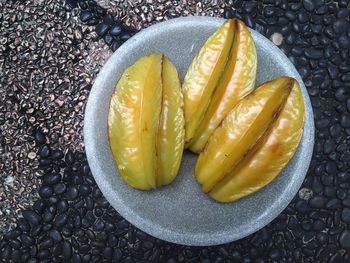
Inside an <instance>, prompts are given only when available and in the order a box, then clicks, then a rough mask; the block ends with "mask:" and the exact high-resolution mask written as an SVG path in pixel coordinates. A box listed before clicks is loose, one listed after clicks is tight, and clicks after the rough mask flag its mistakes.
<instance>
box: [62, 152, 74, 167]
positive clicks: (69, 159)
mask: <svg viewBox="0 0 350 263" xmlns="http://www.w3.org/2000/svg"><path fill="white" fill-rule="evenodd" d="M64 160H65V162H66V163H67V164H68V165H72V164H73V163H74V161H75V156H74V153H73V152H72V151H71V150H68V151H67V153H66V156H65V157H64Z"/></svg>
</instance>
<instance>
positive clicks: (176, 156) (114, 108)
mask: <svg viewBox="0 0 350 263" xmlns="http://www.w3.org/2000/svg"><path fill="white" fill-rule="evenodd" d="M184 122H185V121H184V114H183V98H182V94H181V84H180V80H179V77H178V74H177V71H176V68H175V66H174V65H173V64H172V63H171V61H170V60H169V59H167V58H166V57H165V56H164V55H162V54H151V55H148V56H144V57H142V58H140V59H139V60H137V61H136V62H135V63H134V64H133V65H131V66H130V67H129V68H127V69H126V70H125V71H124V73H123V74H122V76H121V78H120V80H119V81H118V83H117V86H116V89H115V92H114V93H113V95H112V97H111V102H110V111H109V116H108V134H109V141H110V147H111V150H112V154H113V156H114V159H115V160H116V162H117V165H118V170H119V173H120V175H121V176H122V178H123V179H124V180H125V181H126V183H128V184H129V185H130V186H132V187H134V188H136V189H140V190H150V189H153V188H157V187H160V186H161V185H165V184H169V183H170V182H172V181H173V180H174V178H175V177H176V175H177V173H178V170H179V167H180V163H181V159H182V154H183V148H184V137H185V128H184Z"/></svg>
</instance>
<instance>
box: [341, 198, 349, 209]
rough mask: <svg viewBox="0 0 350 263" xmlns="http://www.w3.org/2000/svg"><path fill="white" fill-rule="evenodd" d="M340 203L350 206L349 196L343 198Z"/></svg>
mask: <svg viewBox="0 0 350 263" xmlns="http://www.w3.org/2000/svg"><path fill="white" fill-rule="evenodd" d="M342 203H343V205H344V206H347V207H350V197H348V198H345V199H344V200H343V202H342Z"/></svg>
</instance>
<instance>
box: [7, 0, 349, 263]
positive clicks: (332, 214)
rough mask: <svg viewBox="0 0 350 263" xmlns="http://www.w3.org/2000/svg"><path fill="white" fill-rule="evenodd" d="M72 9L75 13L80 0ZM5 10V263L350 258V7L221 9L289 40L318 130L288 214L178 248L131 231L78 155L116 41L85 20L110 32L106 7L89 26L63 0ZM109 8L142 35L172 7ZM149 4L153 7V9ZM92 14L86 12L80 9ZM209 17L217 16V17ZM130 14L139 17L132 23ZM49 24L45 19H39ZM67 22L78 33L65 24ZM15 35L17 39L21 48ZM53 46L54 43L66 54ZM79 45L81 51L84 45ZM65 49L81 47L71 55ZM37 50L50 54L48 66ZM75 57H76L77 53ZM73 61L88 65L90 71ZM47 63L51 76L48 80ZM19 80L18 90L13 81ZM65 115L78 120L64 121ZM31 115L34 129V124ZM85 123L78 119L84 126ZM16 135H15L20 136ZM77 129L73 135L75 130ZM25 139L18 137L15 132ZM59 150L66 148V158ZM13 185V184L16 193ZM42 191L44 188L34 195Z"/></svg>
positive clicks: (285, 4)
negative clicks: (216, 240)
mask: <svg viewBox="0 0 350 263" xmlns="http://www.w3.org/2000/svg"><path fill="white" fill-rule="evenodd" d="M69 2H70V3H71V4H72V3H73V6H74V1H73V0H70V1H69ZM80 2H85V1H79V3H80ZM168 2H169V3H170V1H168ZM0 3H1V4H0V9H2V10H4V12H2V13H1V14H0V21H1V30H0V52H1V54H0V63H1V68H2V69H3V70H2V72H1V73H0V74H1V75H0V82H1V84H2V85H0V87H1V89H4V90H1V93H0V96H1V101H3V102H4V103H1V104H0V105H1V106H0V111H1V112H0V124H1V133H2V134H4V135H5V136H2V137H1V140H2V143H1V156H2V159H3V160H2V162H1V164H0V172H1V177H0V178H1V179H0V180H1V183H0V187H2V188H4V189H2V188H1V189H0V193H1V197H0V198H2V199H1V202H0V210H1V213H2V215H1V220H0V222H2V223H1V224H3V227H2V231H4V222H5V225H6V226H5V227H6V229H7V228H8V227H9V225H10V222H11V218H16V219H17V227H16V228H14V229H13V230H12V231H10V232H7V233H6V234H5V235H4V238H3V239H2V241H0V260H2V261H3V262H9V259H12V262H39V260H40V262H69V261H72V262H111V261H112V262H169V263H170V262H246V263H247V262H331V263H338V262H349V261H350V244H349V240H350V173H349V167H350V151H349V148H350V95H349V94H350V93H349V89H350V62H349V61H350V56H349V55H350V54H349V48H350V27H349V1H347V0H339V1H332V0H325V1H323V0H313V1H311V0H303V1H283V0H272V1H270V0H264V1H232V2H229V1H228V2H225V7H223V9H222V8H221V7H220V8H219V7H216V8H218V10H219V11H218V14H217V15H221V14H223V15H224V16H225V17H226V18H228V17H232V16H236V17H239V18H242V19H243V20H244V21H245V22H246V23H247V24H248V25H249V26H251V27H252V28H254V29H256V30H258V31H259V32H260V33H262V34H263V35H265V36H267V37H269V38H271V39H272V40H273V41H274V42H275V43H276V44H279V47H280V48H281V49H282V50H283V51H284V52H285V53H286V54H287V55H288V56H289V58H290V60H291V61H292V62H293V63H294V64H295V66H296V67H297V69H298V70H299V72H300V74H301V76H302V77H303V79H304V82H305V85H306V87H307V88H308V92H309V94H310V96H311V100H312V104H313V108H314V114H315V124H316V129H317V132H316V144H315V148H314V156H313V160H312V163H311V166H310V169H309V173H308V175H307V177H306V179H305V181H304V183H303V186H302V189H301V191H300V192H299V194H298V195H297V196H296V197H295V198H294V200H293V202H292V203H291V204H290V205H289V206H288V207H287V208H286V209H285V211H284V212H282V213H281V214H280V216H278V218H276V219H275V220H274V221H273V222H272V223H271V224H269V225H268V226H267V227H265V228H263V229H262V230H260V231H258V232H257V233H255V234H253V235H251V236H249V237H247V238H245V239H243V240H240V241H238V242H234V243H229V244H226V245H222V246H216V247H203V248H199V247H186V246H178V245H173V244H170V243H167V242H163V241H161V240H157V239H155V238H152V237H150V236H148V235H146V234H144V233H143V232H141V231H139V230H137V229H135V228H134V227H132V226H131V225H130V224H129V223H127V222H126V221H125V220H124V219H123V218H121V217H120V216H119V215H118V213H117V212H116V211H114V210H113V209H112V208H111V207H110V206H109V204H108V203H107V202H106V201H105V199H104V198H103V197H102V196H101V193H100V191H99V190H98V189H97V186H96V184H95V183H94V181H93V179H92V177H91V174H90V172H89V168H88V165H87V164H86V161H85V159H84V158H85V157H84V154H83V153H82V152H80V151H79V149H82V148H81V146H82V144H81V143H82V141H81V137H80V136H81V134H82V133H81V126H80V125H81V119H82V114H83V106H84V99H82V100H81V101H79V97H81V96H85V97H86V96H87V93H88V90H89V87H90V85H91V82H92V80H93V78H94V75H95V74H96V72H97V71H98V68H99V65H100V63H102V62H103V60H104V58H105V57H106V56H108V53H106V52H105V50H106V49H107V45H105V46H103V44H102V41H104V42H107V41H106V39H105V37H106V35H111V33H112V32H113V31H112V32H111V31H105V30H102V33H100V35H101V36H102V35H103V36H102V38H104V39H103V40H100V42H98V41H96V42H94V41H95V40H97V33H98V32H96V33H94V32H92V28H94V27H90V26H84V25H88V24H90V25H91V26H96V28H95V29H96V30H98V31H100V30H101V29H103V26H99V28H97V25H98V24H99V23H101V19H102V18H101V19H100V20H99V18H97V17H99V16H100V17H101V16H102V15H101V14H97V13H96V12H97V11H98V8H96V7H94V8H93V12H94V14H93V16H94V17H93V18H89V19H87V17H88V15H87V13H85V18H84V17H83V18H84V20H85V22H84V23H80V22H78V20H77V15H78V14H77V13H75V12H76V11H74V10H75V9H73V10H72V9H70V10H72V11H67V9H68V8H66V7H65V5H64V3H63V2H61V1H46V2H45V4H43V1H33V2H29V1H26V2H24V3H22V4H21V3H20V2H19V1H18V2H15V1H11V2H10V1H9V2H7V3H4V1H0ZM99 3H101V4H103V5H105V6H109V7H110V10H111V11H110V12H111V13H112V12H116V13H115V14H116V16H115V17H119V18H120V19H122V20H123V21H124V23H125V24H126V25H128V24H129V25H132V23H131V22H127V20H128V19H129V20H130V21H141V22H133V23H134V26H135V28H140V26H142V27H144V26H147V25H148V24H147V23H146V21H147V17H148V16H152V15H150V13H152V14H153V16H156V17H159V20H162V19H165V18H164V17H165V14H163V11H161V13H160V14H159V13H158V14H157V15H154V14H155V10H156V9H157V7H158V6H161V5H166V3H167V2H164V1H145V2H143V1H142V2H141V3H138V4H137V8H139V9H141V10H142V9H144V10H145V11H142V12H143V13H145V18H143V16H142V15H141V14H140V15H137V14H135V15H132V14H131V12H129V13H128V12H126V10H127V8H131V4H130V3H129V2H127V1H119V2H118V1H110V2H106V1H104V2H102V0H101V1H99ZM135 3H136V2H135ZM180 3H181V4H179V5H178V6H176V7H175V10H176V9H178V10H177V11H176V12H177V13H176V14H178V15H180V14H185V15H187V14H186V12H187V11H186V10H188V14H190V13H193V10H196V7H195V6H193V4H192V5H191V3H192V1H191V2H190V1H187V2H185V1H181V2H180ZM208 3H209V1H208ZM203 6H204V5H203ZM145 7H149V8H148V9H147V10H146V8H145ZM21 9H22V11H20V10H21ZM27 9H28V10H27ZM85 9H86V8H85ZM85 9H83V8H82V7H80V8H79V10H80V11H81V10H85ZM169 9H170V7H169ZM221 9H222V10H221ZM24 10H27V11H24ZM43 10H44V11H43ZM76 10H78V9H76ZM89 10H90V9H89ZM96 10H97V11H96ZM120 10H121V11H120ZM123 10H124V11H125V13H124V15H123V14H122V12H123ZM129 10H130V9H129ZM135 10H136V9H135ZM166 10H167V9H166ZM204 10H205V12H207V13H208V14H210V12H211V11H210V10H206V9H205V8H204ZM220 10H221V11H220ZM40 12H41V13H40ZM89 12H90V11H89ZM98 12H100V13H104V12H102V11H98ZM127 14H128V16H129V14H130V17H129V18H127V17H126V15H127ZM26 16H27V18H25V17H26ZM103 16H104V15H103ZM124 16H125V17H124ZM44 17H45V19H44ZM81 18H82V17H81V13H80V14H79V19H81ZM140 18H141V20H140ZM90 19H95V20H92V21H91V20H90ZM12 20H14V21H12ZM43 20H45V22H39V21H43ZM89 20H90V22H89ZM16 21H17V22H16ZM68 21H70V22H68ZM155 21H157V19H155V20H154V21H153V20H152V19H150V22H149V23H153V22H155ZM85 23H86V24H85ZM113 23H117V21H114V22H113ZM113 23H112V24H113ZM135 23H136V24H135ZM138 23H140V24H139V25H140V26H139V25H137V24H138ZM65 24H69V26H67V27H65V26H64V25H65ZM113 26H115V24H113ZM34 27H35V28H38V27H44V28H46V29H47V30H46V34H47V35H46V37H45V41H44V45H43V46H41V45H42V44H39V47H38V46H37V45H38V43H37V42H39V41H37V40H35V41H33V40H32V37H34V38H35V34H36V33H37V32H40V31H38V30H36V31H35V32H34ZM59 27H60V28H59ZM53 28H56V29H54V30H52V29H53ZM78 28H79V29H80V30H81V32H84V33H82V37H81V39H79V40H74V33H73V39H70V38H69V37H68V36H69V35H70V33H69V34H68V33H64V32H66V31H71V30H72V31H73V32H74V31H75V30H76V29H78ZM109 30H111V28H110V29H109ZM50 32H53V33H52V34H53V35H54V36H53V37H52V38H49V37H48V36H49V35H50V34H49V33H50ZM117 32H118V30H116V29H115V31H114V32H113V34H114V35H115V36H113V41H112V44H111V49H112V50H113V49H115V47H116V46H117V44H115V45H114V48H113V47H112V46H113V43H117V41H120V40H121V39H119V38H121V37H120V32H119V34H117ZM126 32H127V31H126ZM129 33H130V32H129ZM17 34H18V35H17ZM39 34H40V33H39ZM55 34H57V35H55ZM11 36H13V37H12V40H11ZM16 38H17V39H19V40H17V42H16V40H15V39H16ZM125 38H126V37H125ZM281 38H282V39H281ZM50 39H51V40H50ZM107 40H108V39H107ZM69 41H71V42H69ZM121 41H122V40H121ZM54 43H55V44H54ZM73 43H78V44H73ZM11 44H12V46H14V48H11ZM46 45H53V46H55V45H56V50H55V49H54V48H50V47H46ZM79 45H82V47H81V48H78V47H79ZM64 46H67V48H68V49H69V48H70V49H72V51H71V52H65V53H64V52H63V50H64V49H63V47H64ZM17 48H18V49H17ZM45 49H46V50H47V51H46V52H44V50H45ZM11 50H12V51H11ZM49 50H50V51H49ZM59 50H62V51H61V52H59ZM74 51H75V52H77V53H78V54H80V55H77V54H76V53H75V52H74ZM52 52H53V53H52ZM98 52H100V55H98V54H99V53H98ZM26 54H28V55H26ZM50 54H51V55H50ZM64 54H65V55H64ZM104 54H106V55H104ZM35 55H37V56H38V57H42V56H43V57H44V59H43V60H42V62H41V59H38V57H36V56H35ZM71 55H74V56H75V59H73V58H70V56H71ZM50 57H51V59H49V58H50ZM60 59H66V60H68V61H71V62H65V63H64V67H63V64H62V63H61V64H60ZM75 60H78V61H82V62H81V65H80V64H79V63H76V62H74V61H75ZM30 61H32V63H31V64H30ZM40 63H44V64H43V65H41V64H40ZM70 63H71V64H70ZM75 63H76V64H75ZM40 65H41V66H40ZM45 65H47V66H46V71H48V73H45V70H44V69H45ZM48 65H49V66H48ZM60 65H61V66H60ZM68 65H70V66H68ZM93 65H95V67H93ZM69 70H71V73H69ZM73 71H74V72H73ZM50 72H51V73H50ZM45 74H47V75H45ZM11 76H12V79H13V83H16V84H9V83H10V81H11V78H10V77H11ZM44 76H45V77H44ZM49 76H50V77H49ZM87 79H89V81H87ZM59 80H61V81H59ZM42 81H43V82H44V83H45V85H44V84H43V83H41V82H42ZM40 83H41V84H40ZM63 83H67V84H66V85H63ZM62 85H63V86H62ZM67 90H68V93H67ZM11 94H16V95H11ZM52 95H53V96H54V99H53V100H51V97H50V96H52ZM61 95H62V96H64V97H63V98H62V100H60V101H63V104H62V107H65V108H64V110H62V111H56V110H55V107H59V105H56V104H55V103H56V102H55V101H56V99H58V97H60V96H61ZM17 96H19V98H17ZM40 97H42V98H41V99H39V98H40ZM15 98H16V99H15ZM40 100H42V101H40ZM16 103H17V106H15V105H16ZM25 103H26V104H25ZM79 103H81V105H80V106H79ZM3 105H5V106H3ZM24 105H28V106H24ZM55 105H56V106H55ZM52 107H53V110H52ZM22 108H23V109H22ZM75 108H77V112H76V111H75ZM30 109H34V111H32V110H30ZM50 109H51V111H50ZM58 109H60V108H58ZM28 111H29V112H28ZM31 111H32V112H31ZM58 112H59V114H58ZM75 112H76V113H75ZM34 113H37V114H34ZM55 113H56V115H55ZM63 114H67V115H68V117H67V115H66V116H65V117H63ZM73 115H74V116H73ZM10 116H12V117H11V118H9V117H10ZM20 117H22V119H23V120H22V121H21V119H20ZM32 117H33V118H34V119H32V120H33V122H31V121H30V120H31V118H32ZM11 120H13V121H12V122H11ZM76 121H79V124H78V125H77V126H74V123H76ZM56 125H62V126H61V127H60V128H59V129H58V128H54V127H55V126H56ZM37 127H41V130H42V131H43V132H44V134H45V135H46V137H45V136H43V135H42V134H41V132H40V129H38V131H37V132H36V133H34V135H35V138H36V144H34V143H33V131H34V130H35V129H36V128H37ZM62 127H63V128H62ZM11 129H13V130H14V132H12V133H10V132H9V131H10V130H11ZM58 130H59V131H60V132H58ZM61 130H63V132H61ZM70 130H73V131H74V134H72V135H70V133H69V131H70ZM16 132H18V136H14V134H16ZM15 140H17V143H16V144H15V143H14V141H15ZM43 143H44V144H47V145H50V148H51V149H50V151H49V150H48V149H47V147H43V146H42V145H43ZM79 145H80V146H79ZM58 147H60V148H61V149H64V151H63V152H59V151H56V150H55V149H58ZM79 147H80V148H79ZM39 148H40V156H41V159H40V160H41V161H40V164H41V166H42V168H43V169H40V170H38V172H37V173H36V172H35V171H36V170H35V166H36V163H37V162H38V160H37V159H36V156H35V155H37V152H38V151H39ZM44 148H46V149H44ZM68 149H71V150H69V151H68ZM32 152H33V153H32ZM64 153H65V156H63V155H64ZM31 158H34V159H31ZM62 158H63V159H62ZM16 161H17V162H16ZM17 166H18V168H16V167H17ZM44 170H45V171H44ZM39 175H40V176H39ZM31 177H32V178H31ZM39 177H41V178H42V180H41V181H43V185H42V186H41V188H40V190H39V194H40V198H39V199H38V201H37V202H36V203H35V204H34V206H33V207H31V208H29V209H27V210H24V211H23V212H22V216H23V218H21V217H18V216H17V212H16V211H19V210H20V209H22V208H21V206H24V207H29V204H30V203H31V202H30V198H29V192H31V189H34V187H35V186H37V187H39V185H40V182H39V181H38V180H37V179H38V178H39ZM35 178H36V179H35ZM12 183H13V185H14V186H11V184H12ZM21 187H22V188H21ZM6 189H7V190H6ZM16 189H18V190H16ZM21 189H22V190H21ZM29 189H30V190H29ZM20 191H22V194H20ZM24 193H26V194H24ZM35 193H37V190H35V191H33V193H32V194H31V196H35ZM22 199H23V200H22ZM24 200H26V201H24ZM6 211H8V212H6ZM7 213H11V215H7ZM30 258H32V259H30Z"/></svg>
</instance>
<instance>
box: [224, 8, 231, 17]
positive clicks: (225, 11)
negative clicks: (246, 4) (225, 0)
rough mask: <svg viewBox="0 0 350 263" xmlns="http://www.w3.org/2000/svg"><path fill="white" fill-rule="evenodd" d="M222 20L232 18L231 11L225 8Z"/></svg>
mask: <svg viewBox="0 0 350 263" xmlns="http://www.w3.org/2000/svg"><path fill="white" fill-rule="evenodd" d="M224 18H225V19H230V18H233V12H232V9H229V8H225V10H224Z"/></svg>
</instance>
